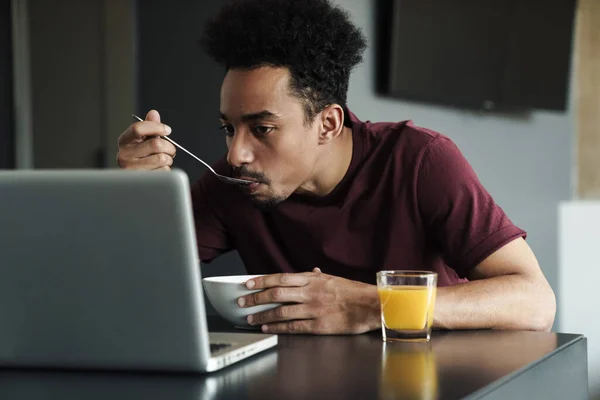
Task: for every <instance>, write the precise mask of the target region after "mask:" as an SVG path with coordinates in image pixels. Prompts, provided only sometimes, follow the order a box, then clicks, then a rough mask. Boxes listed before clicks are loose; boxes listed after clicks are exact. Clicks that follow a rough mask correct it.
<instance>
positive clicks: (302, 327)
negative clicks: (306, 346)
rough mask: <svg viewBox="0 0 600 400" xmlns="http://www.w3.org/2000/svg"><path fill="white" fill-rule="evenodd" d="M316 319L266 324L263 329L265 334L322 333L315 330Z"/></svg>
mask: <svg viewBox="0 0 600 400" xmlns="http://www.w3.org/2000/svg"><path fill="white" fill-rule="evenodd" d="M315 321H316V320H314V319H303V320H295V321H287V322H276V323H273V324H265V325H263V326H262V327H261V329H262V331H263V332H265V333H275V334H285V333H289V334H294V333H295V334H307V333H321V332H319V331H318V330H317V329H316V328H315Z"/></svg>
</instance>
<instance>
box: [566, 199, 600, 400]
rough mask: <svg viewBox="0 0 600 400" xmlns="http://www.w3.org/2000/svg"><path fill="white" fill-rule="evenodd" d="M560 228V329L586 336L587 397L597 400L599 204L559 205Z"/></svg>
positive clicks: (599, 355) (599, 373)
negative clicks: (588, 385)
mask: <svg viewBox="0 0 600 400" xmlns="http://www.w3.org/2000/svg"><path fill="white" fill-rule="evenodd" d="M559 228H560V229H559V232H560V235H559V267H560V268H559V272H560V273H559V282H560V284H559V286H560V292H561V297H560V299H559V300H560V301H559V303H558V306H559V308H560V309H561V310H562V313H561V315H562V318H561V321H560V324H559V330H560V331H561V332H573V333H583V334H585V336H586V337H587V339H588V370H589V382H590V396H591V398H592V399H600V323H598V318H597V317H598V308H599V307H598V306H599V305H600V300H599V299H598V295H597V292H598V282H600V261H598V249H599V248H600V232H599V230H600V201H595V202H593V201H573V202H565V203H563V204H561V206H560V212H559Z"/></svg>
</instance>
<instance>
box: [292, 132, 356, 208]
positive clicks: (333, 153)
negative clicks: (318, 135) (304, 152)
mask: <svg viewBox="0 0 600 400" xmlns="http://www.w3.org/2000/svg"><path fill="white" fill-rule="evenodd" d="M353 146H354V143H353V140H352V128H349V127H347V126H344V127H343V128H342V132H341V134H340V135H339V136H338V137H337V138H336V139H335V140H334V141H333V142H331V143H329V144H328V145H327V146H325V148H324V151H323V154H322V155H321V158H320V160H319V162H318V163H317V165H316V166H315V173H314V175H313V179H312V180H311V181H309V182H307V183H306V184H304V185H303V186H302V187H301V188H300V189H299V190H298V191H297V193H299V194H308V195H312V196H318V197H322V196H327V195H328V194H329V193H331V192H332V191H333V189H335V187H336V186H337V185H338V184H339V183H340V182H341V181H342V179H344V176H345V175H346V173H347V172H348V168H349V167H350V162H351V161H352V149H353Z"/></svg>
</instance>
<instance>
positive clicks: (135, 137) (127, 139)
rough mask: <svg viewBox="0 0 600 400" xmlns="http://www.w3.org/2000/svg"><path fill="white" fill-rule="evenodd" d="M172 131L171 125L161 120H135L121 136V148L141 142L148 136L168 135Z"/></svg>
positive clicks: (119, 142)
mask: <svg viewBox="0 0 600 400" xmlns="http://www.w3.org/2000/svg"><path fill="white" fill-rule="evenodd" d="M170 133H171V127H170V126H168V125H165V124H161V123H160V122H153V121H144V122H134V123H133V124H131V125H130V126H129V128H127V129H126V130H125V132H123V133H122V134H121V136H119V141H118V144H119V148H121V147H123V146H127V145H129V144H132V143H139V142H141V141H142V140H145V139H146V138H148V137H152V136H167V135H169V134H170Z"/></svg>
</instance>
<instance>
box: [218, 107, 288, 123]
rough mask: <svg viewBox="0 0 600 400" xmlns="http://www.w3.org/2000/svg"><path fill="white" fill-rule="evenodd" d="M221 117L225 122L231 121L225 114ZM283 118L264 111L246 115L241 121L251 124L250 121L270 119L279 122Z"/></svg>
mask: <svg viewBox="0 0 600 400" xmlns="http://www.w3.org/2000/svg"><path fill="white" fill-rule="evenodd" d="M220 115H221V119H222V120H224V121H229V119H228V118H227V116H226V115H225V114H223V113H220ZM280 118H281V117H280V116H279V115H277V114H275V113H273V112H271V111H268V110H263V111H259V112H256V113H251V114H244V115H242V116H241V117H240V119H241V120H242V121H243V122H250V121H256V120H264V119H270V120H277V119H280Z"/></svg>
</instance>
